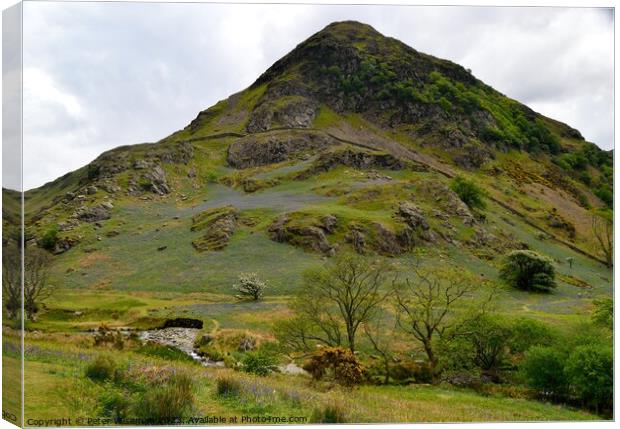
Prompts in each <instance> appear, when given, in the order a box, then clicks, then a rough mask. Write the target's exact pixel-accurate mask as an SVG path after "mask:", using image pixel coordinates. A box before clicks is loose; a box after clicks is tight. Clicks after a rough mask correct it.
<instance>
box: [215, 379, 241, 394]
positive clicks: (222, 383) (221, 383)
mask: <svg viewBox="0 0 620 429" xmlns="http://www.w3.org/2000/svg"><path fill="white" fill-rule="evenodd" d="M215 385H216V392H217V394H218V396H223V397H226V398H229V397H237V396H239V395H240V394H241V390H242V389H241V383H240V382H239V380H237V379H236V378H233V377H231V376H229V375H222V376H219V377H218V378H217V380H216V382H215Z"/></svg>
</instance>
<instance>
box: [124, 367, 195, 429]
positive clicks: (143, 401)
mask: <svg viewBox="0 0 620 429" xmlns="http://www.w3.org/2000/svg"><path fill="white" fill-rule="evenodd" d="M193 403H194V393H193V381H192V379H191V377H190V376H189V375H187V374H183V373H173V374H171V375H170V376H169V377H168V378H166V379H165V380H161V381H159V382H157V383H155V385H153V386H151V387H150V388H149V389H147V390H146V391H145V392H144V393H142V395H141V397H140V398H139V399H138V401H137V406H136V410H135V411H136V415H137V417H139V418H143V419H149V420H150V421H153V422H154V423H156V424H166V423H168V424H170V423H173V422H175V421H176V419H178V418H181V417H185V416H187V415H189V413H190V412H191V409H192V405H193Z"/></svg>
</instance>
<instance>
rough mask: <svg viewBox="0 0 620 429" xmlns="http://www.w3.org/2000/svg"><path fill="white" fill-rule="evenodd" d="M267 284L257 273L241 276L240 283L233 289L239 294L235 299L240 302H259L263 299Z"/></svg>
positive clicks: (242, 274)
mask: <svg viewBox="0 0 620 429" xmlns="http://www.w3.org/2000/svg"><path fill="white" fill-rule="evenodd" d="M266 288H267V282H265V281H263V280H261V279H260V278H259V277H258V274H257V273H241V274H239V278H238V283H236V284H234V285H233V289H234V290H236V291H237V292H238V294H237V295H235V297H236V298H237V299H240V300H250V301H258V300H260V299H262V298H263V294H264V292H265V289H266Z"/></svg>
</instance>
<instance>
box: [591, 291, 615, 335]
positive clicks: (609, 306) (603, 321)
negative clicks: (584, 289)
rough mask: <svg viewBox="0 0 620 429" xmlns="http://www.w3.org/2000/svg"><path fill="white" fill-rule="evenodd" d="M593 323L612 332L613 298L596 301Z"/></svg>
mask: <svg viewBox="0 0 620 429" xmlns="http://www.w3.org/2000/svg"><path fill="white" fill-rule="evenodd" d="M593 304H594V312H593V313H592V321H593V322H594V323H596V324H597V325H599V326H603V327H605V328H607V329H610V330H612V329H613V328H614V301H613V299H611V298H602V299H598V300H595V301H594V302H593Z"/></svg>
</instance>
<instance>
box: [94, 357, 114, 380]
mask: <svg viewBox="0 0 620 429" xmlns="http://www.w3.org/2000/svg"><path fill="white" fill-rule="evenodd" d="M120 373H121V372H120V369H119V368H118V366H117V364H116V362H115V361H114V359H112V358H111V357H110V356H105V355H100V356H97V357H96V358H95V360H94V361H92V362H91V363H90V364H88V366H87V367H86V377H88V378H90V379H91V380H93V381H111V380H115V379H117V378H118V377H119V376H120Z"/></svg>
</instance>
